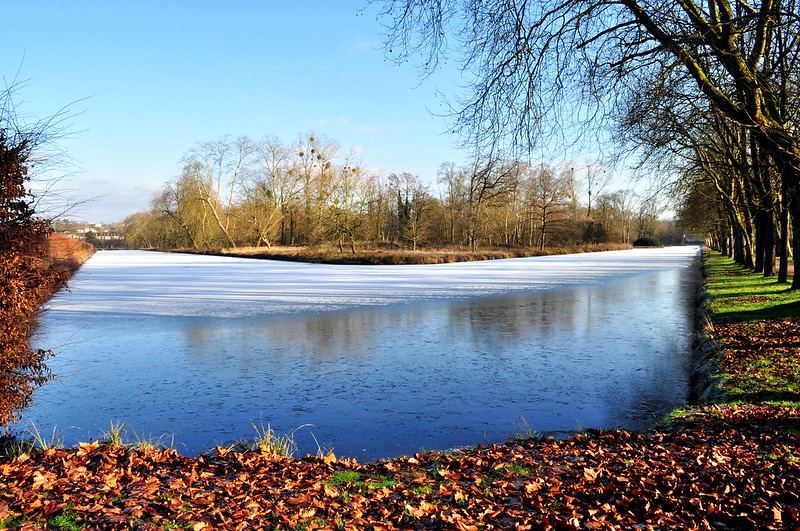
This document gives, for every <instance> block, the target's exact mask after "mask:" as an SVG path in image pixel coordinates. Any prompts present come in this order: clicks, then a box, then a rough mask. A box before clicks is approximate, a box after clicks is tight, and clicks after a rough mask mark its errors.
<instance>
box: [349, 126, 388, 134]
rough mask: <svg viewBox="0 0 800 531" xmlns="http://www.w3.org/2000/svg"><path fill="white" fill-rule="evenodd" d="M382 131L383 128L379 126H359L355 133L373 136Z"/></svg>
mask: <svg viewBox="0 0 800 531" xmlns="http://www.w3.org/2000/svg"><path fill="white" fill-rule="evenodd" d="M382 130H383V128H382V127H381V126H379V125H373V124H364V125H359V126H358V128H357V129H356V131H358V132H359V133H362V134H365V135H374V134H377V133H380V132H381V131H382Z"/></svg>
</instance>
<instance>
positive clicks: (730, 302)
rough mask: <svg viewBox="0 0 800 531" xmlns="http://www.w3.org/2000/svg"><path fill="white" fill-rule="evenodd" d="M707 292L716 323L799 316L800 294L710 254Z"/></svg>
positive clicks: (720, 256) (785, 285)
mask: <svg viewBox="0 0 800 531" xmlns="http://www.w3.org/2000/svg"><path fill="white" fill-rule="evenodd" d="M706 263H707V266H708V273H709V275H708V280H707V282H706V289H707V290H708V294H709V295H710V296H711V297H710V300H709V308H710V309H711V311H712V312H713V320H714V322H715V323H740V322H753V321H761V320H765V319H787V318H795V317H798V316H800V293H798V292H797V291H791V290H790V289H789V284H778V282H777V281H776V277H774V276H773V277H764V276H763V275H761V274H755V273H753V272H751V271H750V270H749V269H747V268H746V267H743V266H741V265H739V264H736V263H735V262H734V261H733V259H731V258H728V257H727V256H723V255H721V254H719V253H716V252H714V253H710V254H709V255H708V260H707V262H706Z"/></svg>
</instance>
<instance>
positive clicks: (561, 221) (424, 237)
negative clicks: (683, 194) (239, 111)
mask: <svg viewBox="0 0 800 531" xmlns="http://www.w3.org/2000/svg"><path fill="white" fill-rule="evenodd" d="M593 167H594V168H595V170H592V169H591V167H590V170H589V172H588V175H589V178H587V179H586V182H584V181H582V180H579V179H577V178H576V171H575V169H573V168H572V167H569V166H568V165H550V164H546V163H542V164H537V165H531V164H526V163H522V162H518V161H509V160H500V159H487V160H480V159H478V160H475V161H473V162H472V163H471V164H469V165H465V166H458V165H456V164H454V163H444V164H442V165H441V167H440V169H439V172H438V175H437V185H438V186H437V188H436V189H435V190H434V189H431V187H430V186H429V185H427V184H426V183H425V182H424V181H423V179H422V178H421V177H420V176H418V175H413V174H410V173H407V172H401V173H392V174H390V175H388V176H385V175H381V174H379V173H377V172H373V171H370V170H369V169H367V168H365V167H364V166H363V165H361V164H360V163H359V162H358V161H357V160H355V158H354V157H353V156H352V155H345V156H341V153H340V148H339V147H338V145H337V144H336V143H335V142H333V141H331V140H329V139H325V138H321V137H318V136H316V135H313V134H309V135H305V136H303V137H302V138H301V139H300V140H299V141H298V142H296V143H293V144H286V143H284V142H282V141H281V140H279V139H277V138H274V137H269V138H266V139H264V140H263V141H261V142H254V141H252V140H251V139H249V138H246V137H240V138H236V139H232V138H229V137H224V138H222V139H219V140H216V141H211V142H203V143H199V144H197V145H196V146H195V147H193V148H192V149H190V150H189V151H188V152H187V153H186V155H185V157H184V159H183V166H182V170H181V172H180V174H179V175H178V176H177V177H176V178H174V179H172V180H170V181H169V182H167V183H166V184H165V185H164V186H163V187H162V188H161V190H160V191H159V192H157V193H156V194H155V196H154V197H153V198H152V201H151V208H150V210H149V211H147V212H140V213H137V214H134V215H133V216H130V217H129V218H128V219H126V220H125V223H124V236H125V240H126V243H127V245H128V246H130V247H134V248H163V249H171V248H191V249H210V248H220V247H236V246H265V247H271V246H272V245H317V244H322V243H329V244H334V245H336V246H338V248H339V249H340V251H342V252H344V251H346V250H348V249H349V250H351V251H355V246H356V244H357V243H361V242H370V243H379V244H388V245H393V246H402V247H408V248H412V249H415V248H417V247H421V246H423V247H429V246H447V245H458V246H464V247H469V248H472V249H476V248H477V247H479V246H528V247H538V248H541V249H544V248H545V247H548V246H568V245H576V244H583V243H602V242H607V241H614V242H632V241H634V240H635V239H637V238H650V239H655V238H657V237H658V236H659V234H660V230H661V225H660V222H659V220H658V214H659V212H660V210H659V209H658V208H657V206H656V202H655V201H654V200H653V199H643V198H641V197H639V196H638V195H637V194H635V193H634V192H633V191H631V190H619V191H615V192H613V193H604V192H603V190H602V188H603V187H604V185H605V183H601V182H599V181H598V180H597V179H596V176H597V174H598V171H599V170H597V169H596V168H598V166H597V165H595V166H593ZM593 171H594V172H593ZM593 179H594V180H593ZM593 183H594V188H595V189H594V190H592V185H593ZM584 185H587V186H588V187H589V192H590V194H589V197H590V202H589V204H584V203H582V202H581V201H580V196H581V195H582V192H583V190H584ZM592 192H594V195H592Z"/></svg>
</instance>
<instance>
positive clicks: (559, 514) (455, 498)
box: [0, 283, 800, 530]
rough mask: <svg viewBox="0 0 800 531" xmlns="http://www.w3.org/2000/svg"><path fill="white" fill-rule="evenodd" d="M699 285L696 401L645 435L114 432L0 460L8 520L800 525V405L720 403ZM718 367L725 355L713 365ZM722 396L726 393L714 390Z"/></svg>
mask: <svg viewBox="0 0 800 531" xmlns="http://www.w3.org/2000/svg"><path fill="white" fill-rule="evenodd" d="M701 288H702V289H700V290H699V292H698V297H697V300H698V311H697V312H696V320H697V322H698V324H703V326H702V327H700V326H698V328H697V330H696V332H697V341H696V348H695V349H694V350H693V357H694V368H695V371H694V372H695V373H696V374H697V375H698V376H697V377H696V379H695V383H694V386H695V389H696V391H697V395H698V402H699V403H701V404H704V405H698V406H692V407H689V406H687V407H686V408H683V409H682V410H681V411H679V412H677V414H676V415H674V416H673V417H672V418H671V420H670V422H669V423H665V424H661V425H659V426H656V427H655V428H653V429H651V430H647V431H644V432H628V431H624V430H587V431H586V432H585V433H579V434H576V435H573V436H571V437H569V438H566V439H559V440H556V439H553V438H552V437H534V438H524V439H514V440H509V441H507V442H506V443H503V444H492V445H479V446H476V447H471V448H463V449H460V450H455V451H451V452H425V453H419V454H415V455H413V456H410V457H409V456H404V457H400V458H395V459H391V460H379V461H376V462H369V463H363V464H362V463H358V462H356V461H355V460H352V459H342V460H337V459H336V457H335V456H333V455H332V454H328V455H325V456H321V457H306V458H291V457H283V456H280V455H278V454H276V453H275V451H274V449H272V448H270V447H268V446H258V447H255V448H253V449H251V450H249V451H246V452H237V451H234V450H231V449H225V448H218V449H217V451H216V453H215V454H203V455H201V456H198V457H197V458H187V457H184V456H181V455H180V454H178V452H176V451H175V450H172V449H164V448H160V447H157V446H155V445H147V444H141V445H140V446H139V447H137V448H133V447H130V446H125V445H120V444H116V443H115V441H113V440H112V439H110V438H109V439H108V440H105V441H103V442H94V443H84V444H81V445H79V446H78V447H77V448H72V449H66V450H65V449H58V448H55V447H50V448H47V449H44V450H39V451H36V452H33V453H22V454H20V455H17V456H16V457H13V458H11V459H8V458H6V459H3V460H0V471H1V472H2V474H0V523H3V524H4V525H6V526H7V527H11V528H13V527H23V526H25V525H26V524H27V525H30V524H32V523H35V522H40V523H42V524H44V525H51V526H56V520H55V519H56V518H58V519H59V520H58V522H71V523H72V524H74V525H75V526H77V527H80V526H83V525H87V526H89V527H92V528H98V527H101V528H104V529H126V528H130V526H131V525H135V526H136V527H138V528H142V529H172V528H186V529H197V530H200V529H244V528H248V527H252V526H262V527H264V526H266V527H270V528H290V529H353V528H359V529H360V528H367V527H372V528H374V529H427V528H430V527H446V528H463V529H477V528H480V527H499V528H506V527H518V526H522V527H523V528H525V526H528V528H531V527H533V528H547V529H554V528H575V527H586V528H610V527H615V526H622V527H633V526H639V527H644V528H659V527H662V528H663V527H673V528H674V527H712V528H713V527H724V528H728V529H750V528H761V529H784V528H793V527H795V526H798V525H800V495H798V492H800V440H798V439H799V438H798V437H797V435H796V434H797V433H798V431H800V411H798V409H797V407H793V406H791V405H779V404H758V403H752V404H744V405H741V404H738V405H737V404H724V403H714V402H715V401H716V399H717V396H716V395H715V394H714V393H711V392H710V391H711V390H712V389H715V388H716V389H719V387H718V386H717V384H716V383H714V382H715V380H714V378H715V377H716V372H717V371H716V370H714V368H713V361H714V356H717V357H718V356H719V355H720V354H721V353H722V351H720V350H719V349H718V348H717V343H715V342H714V340H713V339H712V338H711V337H710V329H709V328H708V325H709V324H711V323H712V322H713V321H712V316H711V314H710V309H709V307H708V300H709V297H708V293H707V289H706V284H705V283H704V284H703V285H701ZM717 361H718V360H717ZM719 396H720V397H721V396H722V395H719Z"/></svg>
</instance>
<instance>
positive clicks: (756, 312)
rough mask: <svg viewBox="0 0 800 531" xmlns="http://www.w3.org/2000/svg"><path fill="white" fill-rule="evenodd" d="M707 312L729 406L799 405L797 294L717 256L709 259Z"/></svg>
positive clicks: (799, 310)
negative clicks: (730, 404) (717, 350)
mask: <svg viewBox="0 0 800 531" xmlns="http://www.w3.org/2000/svg"><path fill="white" fill-rule="evenodd" d="M706 264H707V267H708V279H707V282H706V289H707V291H708V293H709V295H710V299H709V309H710V310H711V312H712V314H711V318H712V321H713V323H714V325H715V327H716V329H715V335H716V338H717V340H718V341H719V342H720V343H721V346H722V348H723V352H722V354H721V358H720V371H721V373H720V377H721V384H720V386H721V388H722V389H723V390H724V391H725V393H726V401H727V402H732V403H736V402H742V403H747V402H751V403H757V402H769V403H780V404H783V405H791V406H793V407H796V406H797V404H798V403H800V357H799V356H798V355H797V350H798V345H797V340H798V337H800V336H798V327H797V326H796V325H795V324H793V323H796V322H797V321H798V319H799V318H800V292H798V291H792V290H790V289H789V285H788V284H778V283H777V281H776V278H775V277H764V276H763V275H761V274H756V273H753V272H752V271H750V270H748V269H747V268H745V267H743V266H740V265H738V264H736V263H734V261H733V260H732V259H731V258H728V257H726V256H723V255H721V254H719V253H710V254H709V255H708V257H707V262H706Z"/></svg>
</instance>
